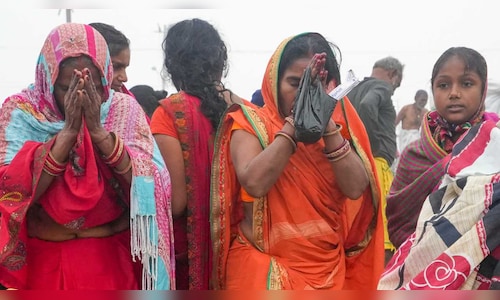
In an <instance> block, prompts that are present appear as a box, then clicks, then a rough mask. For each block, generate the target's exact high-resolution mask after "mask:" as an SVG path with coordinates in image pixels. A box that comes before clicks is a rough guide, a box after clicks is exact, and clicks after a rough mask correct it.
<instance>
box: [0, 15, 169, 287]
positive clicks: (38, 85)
mask: <svg viewBox="0 0 500 300" xmlns="http://www.w3.org/2000/svg"><path fill="white" fill-rule="evenodd" d="M112 79H113V69H112V66H111V62H110V61H109V53H108V48H107V46H106V42H105V40H104V38H103V37H102V35H101V34H100V33H99V32H97V31H96V30H94V29H93V28H92V27H91V26H88V25H84V24H76V23H65V24H62V25H59V26H57V27H55V28H54V29H53V30H52V31H51V32H50V33H49V34H48V36H47V38H46V40H45V42H44V44H43V47H42V50H41V52H40V55H39V58H38V63H37V66H36V71H35V82H34V84H31V85H30V86H29V87H28V88H26V89H24V90H22V91H21V92H19V93H17V94H14V95H12V96H10V97H8V98H7V99H6V100H5V102H4V103H3V105H2V108H1V110H0V123H1V124H4V125H3V126H1V127H0V176H1V178H2V183H1V185H0V195H2V196H1V199H0V249H1V250H0V269H1V270H0V284H1V285H3V286H4V287H6V288H14V289H44V290H53V289H54V290H57V289H64V290H66V289H106V290H109V289H113V290H114V289H138V288H141V284H142V287H143V288H145V289H168V288H170V287H171V285H172V280H173V274H172V270H173V265H172V263H171V262H172V259H173V250H172V249H171V247H173V244H172V243H173V241H172V239H171V236H172V233H171V231H172V226H171V223H172V220H171V215H170V210H171V208H170V198H171V193H170V177H169V174H168V171H167V168H166V166H165V164H164V162H163V160H162V158H161V156H160V154H159V152H158V151H157V148H156V147H157V146H156V144H155V141H154V139H153V135H152V134H151V131H150V130H149V126H148V123H147V122H146V119H145V118H144V117H143V116H144V114H141V113H139V112H140V111H141V107H140V106H139V104H137V102H136V101H135V99H134V98H132V97H130V96H128V95H126V94H123V93H115V92H114V91H113V90H112V89H111V81H112ZM139 191H140V192H139ZM135 257H137V258H138V259H139V261H140V262H142V266H141V265H137V263H135V262H134V261H135ZM138 267H139V268H138ZM141 269H142V271H141ZM141 273H142V274H141Z"/></svg>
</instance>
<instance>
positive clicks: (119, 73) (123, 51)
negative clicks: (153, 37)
mask: <svg viewBox="0 0 500 300" xmlns="http://www.w3.org/2000/svg"><path fill="white" fill-rule="evenodd" d="M89 25H90V26H92V27H94V28H95V29H96V30H97V31H99V32H100V33H101V34H102V36H103V37H104V39H105V40H106V43H108V48H109V55H111V62H112V63H113V74H114V75H113V83H112V84H111V88H112V89H113V90H115V92H122V93H127V94H129V95H131V96H132V94H130V92H129V91H128V89H127V88H126V87H125V85H124V83H125V82H127V81H128V77H127V68H128V66H129V65H130V40H129V39H128V38H127V37H126V36H125V34H123V33H122V32H121V31H119V30H118V29H116V28H115V27H114V26H112V25H109V24H106V23H100V22H95V23H89Z"/></svg>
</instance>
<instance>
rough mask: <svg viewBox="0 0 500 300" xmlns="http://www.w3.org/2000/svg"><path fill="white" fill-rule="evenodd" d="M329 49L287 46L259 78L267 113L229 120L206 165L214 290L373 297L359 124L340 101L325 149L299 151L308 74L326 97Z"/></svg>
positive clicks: (376, 226)
mask: <svg viewBox="0 0 500 300" xmlns="http://www.w3.org/2000/svg"><path fill="white" fill-rule="evenodd" d="M334 49H335V50H338V49H337V48H334V46H333V45H332V44H331V43H329V42H328V41H327V40H326V39H325V38H324V37H323V36H322V35H320V34H318V33H304V34H300V35H297V36H295V37H291V38H288V39H286V40H284V41H283V42H282V43H281V44H280V45H279V47H278V48H277V50H276V51H275V53H274V54H273V56H272V57H271V59H270V61H269V63H268V66H267V70H266V73H265V75H264V79H263V83H262V95H263V98H264V103H265V104H264V106H263V107H262V108H260V109H259V108H252V107H248V106H244V105H238V104H235V105H233V106H231V107H230V108H229V109H228V110H227V111H226V114H225V116H224V119H223V123H222V124H221V126H220V127H219V130H218V132H217V137H216V142H215V147H216V148H215V152H214V161H213V165H212V187H211V202H212V203H211V231H212V232H211V234H212V242H213V255H214V256H213V274H212V288H214V289H260V290H262V289H294V290H302V289H337V290H340V289H354V290H355V289H365V290H370V289H371V290H374V289H376V285H377V281H378V277H379V276H380V274H381V272H382V270H383V266H384V247H383V230H382V222H381V211H380V188H379V186H378V184H377V178H376V175H375V165H374V160H373V157H372V156H371V154H370V153H371V151H370V146H369V145H370V144H369V141H368V136H367V134H366V130H365V128H364V126H363V124H362V122H361V121H360V119H359V117H358V115H357V114H356V112H355V110H354V108H353V107H352V105H351V104H350V102H349V100H348V99H347V98H343V99H341V100H340V101H339V102H338V103H337V106H336V108H335V110H334V112H333V114H332V117H331V120H330V122H329V124H328V127H327V128H326V131H325V133H324V135H323V138H322V139H320V140H319V141H317V142H315V143H310V144H305V143H300V142H299V143H297V142H296V141H295V134H294V130H295V129H294V126H293V123H294V120H293V117H291V115H292V112H291V111H292V108H293V101H294V98H295V94H296V93H297V88H298V86H299V83H300V80H301V78H302V75H303V73H304V69H305V68H307V67H310V68H311V69H312V74H313V78H316V76H319V79H321V82H322V84H323V86H324V87H325V89H326V90H332V89H333V88H334V87H335V86H337V85H338V84H340V73H339V64H338V62H337V59H336V57H335V54H334ZM339 53H340V52H339Z"/></svg>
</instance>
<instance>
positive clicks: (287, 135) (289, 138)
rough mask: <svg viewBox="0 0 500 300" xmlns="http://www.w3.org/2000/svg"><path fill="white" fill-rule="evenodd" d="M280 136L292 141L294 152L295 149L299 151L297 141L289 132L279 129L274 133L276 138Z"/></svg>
mask: <svg viewBox="0 0 500 300" xmlns="http://www.w3.org/2000/svg"><path fill="white" fill-rule="evenodd" d="M278 136H282V137H284V138H286V139H287V140H289V141H290V143H291V144H292V146H293V152H292V153H295V151H297V143H296V142H295V140H294V139H293V137H292V136H290V135H289V134H288V133H286V132H284V131H281V130H280V131H278V132H276V134H275V135H274V139H276V137H278Z"/></svg>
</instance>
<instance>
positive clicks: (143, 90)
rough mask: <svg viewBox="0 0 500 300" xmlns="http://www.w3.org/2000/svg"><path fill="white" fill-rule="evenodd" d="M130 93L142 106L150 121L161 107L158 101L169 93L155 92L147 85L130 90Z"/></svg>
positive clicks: (163, 91)
mask: <svg viewBox="0 0 500 300" xmlns="http://www.w3.org/2000/svg"><path fill="white" fill-rule="evenodd" d="M130 92H131V93H132V94H133V95H134V97H135V99H136V100H137V102H139V104H140V105H141V107H142V109H144V112H145V113H146V115H147V116H148V118H149V119H151V117H152V116H153V112H154V111H155V109H156V108H157V107H158V105H160V104H159V103H158V101H160V100H162V99H164V98H166V97H167V95H168V92H167V91H165V90H155V89H153V88H152V87H151V86H149V85H147V84H139V85H135V86H133V87H131V88H130Z"/></svg>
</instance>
